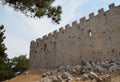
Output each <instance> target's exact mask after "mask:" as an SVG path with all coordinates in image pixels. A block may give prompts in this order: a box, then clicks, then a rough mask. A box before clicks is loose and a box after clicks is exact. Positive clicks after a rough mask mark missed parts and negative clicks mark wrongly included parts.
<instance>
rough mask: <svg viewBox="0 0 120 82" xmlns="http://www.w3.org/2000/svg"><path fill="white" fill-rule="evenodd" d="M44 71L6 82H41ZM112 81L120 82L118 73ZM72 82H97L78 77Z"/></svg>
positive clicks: (32, 72) (31, 72)
mask: <svg viewBox="0 0 120 82" xmlns="http://www.w3.org/2000/svg"><path fill="white" fill-rule="evenodd" d="M44 71H46V70H39V69H37V70H33V69H32V70H28V71H26V72H25V73H23V74H21V75H19V76H17V77H15V78H12V79H10V80H7V81H4V82H40V80H41V73H43V72H44ZM112 81H113V82H120V75H118V72H117V73H113V74H112ZM72 82H95V80H92V81H90V80H88V81H81V80H76V77H75V78H73V80H72Z"/></svg>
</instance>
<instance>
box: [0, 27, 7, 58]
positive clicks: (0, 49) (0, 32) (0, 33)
mask: <svg viewBox="0 0 120 82" xmlns="http://www.w3.org/2000/svg"><path fill="white" fill-rule="evenodd" d="M4 32H5V30H4V26H3V25H1V26H0V56H1V57H2V58H3V59H6V58H7V54H6V53H5V50H6V47H5V44H4V43H3V41H4V39H5V36H4Z"/></svg>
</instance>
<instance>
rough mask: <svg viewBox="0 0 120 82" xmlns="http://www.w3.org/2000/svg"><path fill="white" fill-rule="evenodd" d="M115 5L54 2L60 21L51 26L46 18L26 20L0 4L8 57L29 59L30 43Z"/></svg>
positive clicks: (106, 0) (93, 0) (91, 0)
mask: <svg viewBox="0 0 120 82" xmlns="http://www.w3.org/2000/svg"><path fill="white" fill-rule="evenodd" d="M111 3H115V5H116V6H117V5H120V1H119V0H56V1H55V3H54V4H53V5H61V6H62V9H63V13H62V20H61V23H60V24H59V25H56V24H53V23H52V22H51V20H50V19H48V18H47V17H42V18H41V19H38V18H35V19H34V18H28V17H26V16H25V15H24V14H22V13H21V12H16V11H14V9H13V8H11V7H9V6H2V5H1V4H0V25H1V24H3V25H4V26H5V29H6V32H5V36H6V40H5V45H6V47H7V51H6V52H7V54H8V57H10V58H12V57H14V56H19V55H21V54H27V57H29V46H30V41H32V40H35V39H37V38H39V37H42V36H43V35H45V34H48V33H50V32H52V31H54V30H56V29H59V28H60V27H64V26H65V25H66V24H71V23H72V22H73V21H75V20H77V21H78V22H79V20H80V18H81V17H83V16H85V17H86V18H88V15H89V13H91V12H94V13H95V15H96V14H97V11H98V9H100V8H104V10H105V11H106V10H108V9H109V8H108V5H109V4H111Z"/></svg>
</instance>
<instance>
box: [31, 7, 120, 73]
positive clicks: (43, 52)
mask: <svg viewBox="0 0 120 82" xmlns="http://www.w3.org/2000/svg"><path fill="white" fill-rule="evenodd" d="M80 21H81V22H80V23H77V22H74V23H73V24H72V26H69V25H67V26H66V27H67V28H65V29H64V28H60V30H59V32H57V31H54V33H53V34H52V35H48V36H47V35H45V36H44V37H43V38H42V39H39V40H36V41H32V42H31V45H30V68H57V67H59V66H62V65H63V66H66V65H73V64H80V63H81V61H84V62H82V63H81V65H83V66H84V65H86V64H87V63H86V61H93V62H92V64H91V65H92V66H95V65H96V61H102V60H105V59H111V62H115V61H116V59H113V58H120V6H117V7H114V8H110V10H108V11H105V12H104V11H103V9H100V10H99V13H98V15H96V16H94V15H93V14H92V15H90V19H88V20H86V18H85V17H83V18H81V19H80ZM68 27H69V28H68ZM101 64H102V66H103V67H104V66H106V65H107V63H106V62H102V63H101ZM90 68H91V67H90ZM67 70H68V69H67ZM92 70H94V69H92ZM65 71H66V70H65Z"/></svg>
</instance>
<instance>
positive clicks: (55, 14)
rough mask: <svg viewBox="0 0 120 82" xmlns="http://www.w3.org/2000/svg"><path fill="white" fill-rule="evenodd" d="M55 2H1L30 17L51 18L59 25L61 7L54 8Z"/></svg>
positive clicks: (29, 0) (10, 0) (4, 0)
mask: <svg viewBox="0 0 120 82" xmlns="http://www.w3.org/2000/svg"><path fill="white" fill-rule="evenodd" d="M54 1H55V0H1V2H2V3H3V5H4V4H9V6H12V7H13V8H14V9H15V10H16V11H21V12H22V13H24V14H25V15H26V16H29V17H38V18H40V17H43V16H47V17H48V18H51V19H52V20H53V22H55V23H58V24H59V21H60V20H61V13H62V11H61V6H53V5H52V3H53V2H54Z"/></svg>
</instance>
